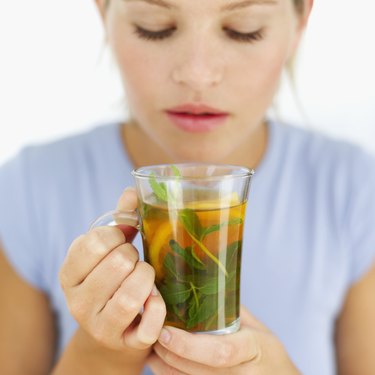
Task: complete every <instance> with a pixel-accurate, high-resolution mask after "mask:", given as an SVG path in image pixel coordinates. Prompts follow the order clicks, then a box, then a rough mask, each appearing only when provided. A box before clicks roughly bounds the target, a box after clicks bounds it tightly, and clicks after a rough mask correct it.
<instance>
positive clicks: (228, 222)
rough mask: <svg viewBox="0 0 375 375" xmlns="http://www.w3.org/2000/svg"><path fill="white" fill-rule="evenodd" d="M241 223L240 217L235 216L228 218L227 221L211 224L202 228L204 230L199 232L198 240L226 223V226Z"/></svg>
mask: <svg viewBox="0 0 375 375" xmlns="http://www.w3.org/2000/svg"><path fill="white" fill-rule="evenodd" d="M242 223H243V220H242V219H241V218H240V217H235V218H233V219H230V220H229V221H226V222H224V223H221V224H215V225H211V226H209V227H207V228H204V230H203V231H202V232H201V238H200V240H201V241H202V240H203V239H204V238H205V237H206V236H207V235H208V234H210V233H213V232H216V231H218V230H220V229H221V228H222V227H224V226H226V225H228V226H229V225H235V224H237V225H239V224H242Z"/></svg>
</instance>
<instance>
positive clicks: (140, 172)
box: [131, 163, 255, 181]
mask: <svg viewBox="0 0 375 375" xmlns="http://www.w3.org/2000/svg"><path fill="white" fill-rule="evenodd" d="M172 165H174V166H175V167H177V168H179V167H185V168H186V167H205V166H207V167H209V166H210V167H218V168H220V167H224V168H225V167H226V168H228V169H230V168H232V169H235V170H236V171H238V173H236V174H222V175H214V176H196V177H192V176H181V177H179V176H160V175H156V174H155V175H154V176H155V177H156V178H157V179H160V180H171V179H174V178H176V179H179V180H185V181H188V180H221V179H231V178H232V179H233V178H241V177H242V178H243V177H251V176H253V175H254V173H255V170H254V169H251V168H247V167H243V166H241V165H233V164H214V163H176V164H155V165H147V166H145V167H139V168H136V169H133V170H132V172H131V174H132V175H133V176H134V177H137V178H145V179H146V178H150V177H151V176H152V174H151V173H146V171H147V172H150V170H153V169H157V168H163V167H171V166H172Z"/></svg>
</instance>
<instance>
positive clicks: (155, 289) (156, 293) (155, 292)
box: [151, 284, 159, 296]
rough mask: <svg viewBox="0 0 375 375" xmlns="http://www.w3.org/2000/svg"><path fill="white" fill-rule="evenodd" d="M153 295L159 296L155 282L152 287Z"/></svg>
mask: <svg viewBox="0 0 375 375" xmlns="http://www.w3.org/2000/svg"><path fill="white" fill-rule="evenodd" d="M151 295H152V296H158V295H159V291H158V288H157V287H156V286H155V284H154V286H153V287H152V290H151Z"/></svg>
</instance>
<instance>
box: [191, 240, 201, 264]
mask: <svg viewBox="0 0 375 375" xmlns="http://www.w3.org/2000/svg"><path fill="white" fill-rule="evenodd" d="M194 247H195V246H194V245H193V246H191V250H190V251H191V255H192V257H193V258H194V259H195V260H196V261H197V262H198V263H200V264H203V265H204V263H203V262H202V261H201V260H200V258H199V256H198V255H197V254H195V250H194Z"/></svg>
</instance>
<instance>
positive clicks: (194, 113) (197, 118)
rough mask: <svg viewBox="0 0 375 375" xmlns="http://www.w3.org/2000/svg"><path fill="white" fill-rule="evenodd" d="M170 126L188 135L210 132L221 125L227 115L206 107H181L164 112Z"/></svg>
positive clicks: (188, 105)
mask: <svg viewBox="0 0 375 375" xmlns="http://www.w3.org/2000/svg"><path fill="white" fill-rule="evenodd" d="M166 114H167V116H168V117H169V119H170V120H171V122H172V124H173V125H174V126H176V127H177V128H179V129H180V130H183V131H185V132H189V133H202V132H210V131H212V130H214V129H216V128H217V127H218V126H220V125H223V124H224V123H225V121H226V120H227V118H228V117H229V113H227V112H223V111H220V110H218V109H215V108H213V107H208V106H206V105H191V104H187V105H183V106H179V107H175V108H172V109H170V110H167V111H166Z"/></svg>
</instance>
